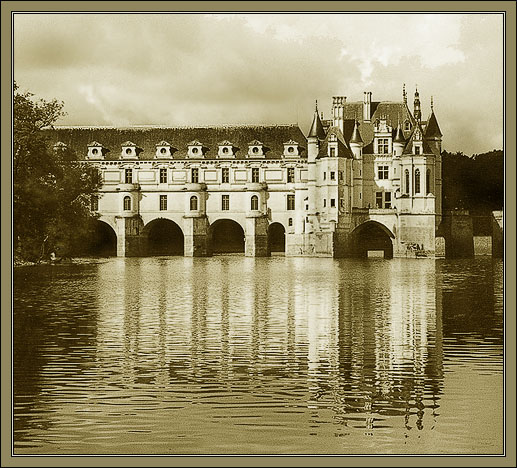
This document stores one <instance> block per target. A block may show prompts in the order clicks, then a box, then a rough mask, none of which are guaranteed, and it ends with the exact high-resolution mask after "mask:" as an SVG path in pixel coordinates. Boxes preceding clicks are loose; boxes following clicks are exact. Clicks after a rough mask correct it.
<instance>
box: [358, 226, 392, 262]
mask: <svg viewBox="0 0 517 468" xmlns="http://www.w3.org/2000/svg"><path fill="white" fill-rule="evenodd" d="M392 239H395V235H394V234H393V232H391V230H390V229H388V228H387V227H386V226H385V225H384V224H382V223H379V222H378V221H373V220H369V221H366V222H364V223H361V224H359V226H357V227H356V228H355V229H354V230H353V231H352V232H351V233H350V240H351V244H352V252H353V253H354V256H357V257H368V256H370V255H374V252H375V254H378V255H380V254H381V252H382V256H383V257H384V258H393V240H392Z"/></svg>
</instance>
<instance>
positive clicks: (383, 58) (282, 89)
mask: <svg viewBox="0 0 517 468" xmlns="http://www.w3.org/2000/svg"><path fill="white" fill-rule="evenodd" d="M14 26H15V29H14V38H15V41H14V54H15V55H14V56H15V79H16V80H17V81H18V83H19V85H20V86H21V87H22V89H29V90H30V91H32V92H34V93H35V94H36V95H38V96H40V97H44V98H47V99H48V98H54V97H56V98H58V99H62V100H64V101H65V104H66V110H67V116H66V117H65V118H64V120H63V122H62V123H66V124H85V125H86V124H88V125H96V124H97V125H108V124H109V125H128V124H142V123H144V124H161V125H201V124H223V123H225V124H228V123H288V122H299V123H300V125H301V127H302V129H304V130H306V129H307V127H308V125H309V123H310V122H309V120H310V117H311V115H312V110H313V106H314V104H313V103H314V99H316V98H317V99H318V101H319V102H320V103H321V104H320V107H321V108H322V109H323V110H326V112H327V113H328V111H329V110H330V109H329V107H330V103H331V97H332V95H346V96H348V99H349V100H360V99H362V93H363V91H365V90H370V91H373V94H374V99H382V100H395V99H397V100H400V98H401V87H402V83H407V85H408V91H410V92H411V90H412V89H413V88H414V85H415V84H416V83H418V87H419V90H420V93H421V96H422V97H423V99H425V101H424V104H425V106H424V111H428V110H429V104H428V102H429V97H430V95H431V94H433V95H434V96H435V110H436V112H437V115H438V118H439V122H440V125H441V126H442V130H443V132H444V134H445V139H444V141H445V147H446V149H449V150H454V151H455V150H462V151H465V152H467V153H472V152H482V151H485V150H490V149H492V148H493V147H495V146H497V147H501V146H502V122H503V118H502V109H503V102H502V72H503V65H502V34H503V29H502V17H501V16H499V17H497V16H495V15H456V14H454V15H453V14H451V15H438V14H427V15H423V14H422V15H421V14H419V15H409V14H403V15H388V14H386V15H355V14H354V15H339V14H332V15H328V14H299V15H293V14H291V15H286V14H266V15H234V14H232V15H221V14H219V15H202V14H196V15H192V14H190V15H187V14H181V15H180V14H175V15H165V14H148V15H123V14H117V15H113V14H112V15H108V14H81V15H26V14H24V15H21V14H17V15H15V20H14ZM410 97H411V96H410ZM325 103H326V104H327V105H326V106H325ZM325 107H326V109H325ZM480 128H483V129H485V131H484V132H483V131H480ZM487 134H489V136H487Z"/></svg>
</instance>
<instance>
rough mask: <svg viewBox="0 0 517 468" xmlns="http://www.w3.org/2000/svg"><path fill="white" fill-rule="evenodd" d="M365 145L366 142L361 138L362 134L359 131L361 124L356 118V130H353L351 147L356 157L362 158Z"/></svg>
mask: <svg viewBox="0 0 517 468" xmlns="http://www.w3.org/2000/svg"><path fill="white" fill-rule="evenodd" d="M363 145H364V142H363V139H362V138H361V134H360V133H359V124H358V122H357V120H356V121H355V125H354V131H353V132H352V136H351V137H350V149H351V150H352V153H353V154H354V159H362V157H363Z"/></svg>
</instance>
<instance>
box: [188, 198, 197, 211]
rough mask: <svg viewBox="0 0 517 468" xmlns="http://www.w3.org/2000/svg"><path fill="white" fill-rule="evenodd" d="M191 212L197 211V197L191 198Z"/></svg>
mask: <svg viewBox="0 0 517 468" xmlns="http://www.w3.org/2000/svg"><path fill="white" fill-rule="evenodd" d="M190 211H197V197H196V196H195V195H192V196H191V197H190Z"/></svg>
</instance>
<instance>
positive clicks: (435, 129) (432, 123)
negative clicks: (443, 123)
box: [425, 112, 443, 138]
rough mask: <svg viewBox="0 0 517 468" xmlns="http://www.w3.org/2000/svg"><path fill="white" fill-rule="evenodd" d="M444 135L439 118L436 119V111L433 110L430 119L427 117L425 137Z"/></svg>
mask: <svg viewBox="0 0 517 468" xmlns="http://www.w3.org/2000/svg"><path fill="white" fill-rule="evenodd" d="M442 136H443V134H442V132H441V130H440V127H439V125H438V120H436V116H435V115H434V112H431V115H430V117H429V119H427V125H426V128H425V137H426V138H433V137H437V138H440V137H442Z"/></svg>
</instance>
